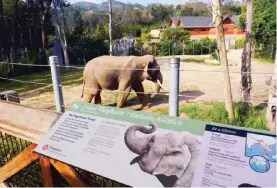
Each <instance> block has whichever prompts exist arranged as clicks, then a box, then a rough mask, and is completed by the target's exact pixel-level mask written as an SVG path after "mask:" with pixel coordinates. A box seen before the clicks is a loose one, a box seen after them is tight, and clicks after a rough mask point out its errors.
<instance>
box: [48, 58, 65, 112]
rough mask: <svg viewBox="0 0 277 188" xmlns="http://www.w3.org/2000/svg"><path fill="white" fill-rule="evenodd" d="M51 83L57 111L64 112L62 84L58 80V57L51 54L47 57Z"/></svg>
mask: <svg viewBox="0 0 277 188" xmlns="http://www.w3.org/2000/svg"><path fill="white" fill-rule="evenodd" d="M49 61H50V68H51V75H52V83H53V89H54V95H55V102H56V109H57V111H58V112H64V103H63V93H62V85H61V81H60V69H59V66H58V57H57V56H51V57H49Z"/></svg>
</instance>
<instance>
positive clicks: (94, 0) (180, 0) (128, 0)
mask: <svg viewBox="0 0 277 188" xmlns="http://www.w3.org/2000/svg"><path fill="white" fill-rule="evenodd" d="M68 1H69V2H70V3H76V2H80V1H88V2H92V3H102V2H104V1H107V0H68ZM118 1H121V2H123V3H132V4H134V3H140V4H142V5H148V4H150V3H162V4H167V3H170V4H179V3H184V2H186V1H188V0H118Z"/></svg>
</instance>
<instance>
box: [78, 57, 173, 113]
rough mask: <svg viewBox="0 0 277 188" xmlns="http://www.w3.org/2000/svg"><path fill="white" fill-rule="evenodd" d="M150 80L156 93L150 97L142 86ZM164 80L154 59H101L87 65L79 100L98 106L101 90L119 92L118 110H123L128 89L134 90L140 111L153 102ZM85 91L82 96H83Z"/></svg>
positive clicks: (98, 58)
mask: <svg viewBox="0 0 277 188" xmlns="http://www.w3.org/2000/svg"><path fill="white" fill-rule="evenodd" d="M144 80H150V81H152V82H153V83H155V85H156V89H155V93H153V94H152V95H151V96H150V95H148V94H145V93H144V88H143V85H142V82H143V81H144ZM162 83H163V76H162V73H161V71H160V66H159V65H158V63H157V61H156V59H155V57H154V56H153V55H144V56H107V55H105V56H100V57H97V58H94V59H92V60H91V61H89V62H88V63H87V64H86V66H85V68H84V72H83V93H82V96H81V98H83V97H84V101H85V102H87V103H91V101H92V99H93V98H94V104H101V96H100V93H101V91H102V90H119V92H120V94H119V97H118V101H117V107H118V108H122V107H123V105H124V104H125V102H126V100H127V98H128V96H129V94H130V92H131V89H133V90H134V91H135V92H136V94H137V96H138V98H139V100H140V103H141V109H143V108H144V107H146V106H147V103H148V100H149V99H150V98H153V97H154V96H155V95H156V94H157V93H158V92H160V90H161V88H163V89H165V90H167V89H166V88H165V87H164V86H163V85H162ZM84 90H85V94H84Z"/></svg>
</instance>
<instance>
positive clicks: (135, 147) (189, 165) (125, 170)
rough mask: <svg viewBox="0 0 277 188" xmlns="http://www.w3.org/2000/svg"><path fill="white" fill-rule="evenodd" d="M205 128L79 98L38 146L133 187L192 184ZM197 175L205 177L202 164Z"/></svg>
mask: <svg viewBox="0 0 277 188" xmlns="http://www.w3.org/2000/svg"><path fill="white" fill-rule="evenodd" d="M215 125H216V124H215ZM217 126H219V125H217ZM205 127H206V123H205V122H201V121H194V120H185V119H182V118H176V117H171V116H164V115H154V114H148V113H144V112H137V111H130V110H126V109H118V108H113V107H106V106H100V105H93V104H87V103H82V102H76V103H73V104H72V105H71V106H70V108H69V110H68V111H66V112H65V113H64V114H63V115H62V116H61V117H60V119H59V120H58V121H57V122H56V123H55V124H54V126H53V127H52V129H51V130H50V132H49V134H48V135H46V136H45V138H44V139H43V140H42V141H41V142H40V144H39V145H38V146H37V148H36V149H35V151H36V152H38V153H40V154H42V155H45V156H48V157H51V158H54V159H57V160H59V161H62V162H65V163H67V164H70V165H73V166H76V167H79V168H81V169H84V170H87V171H90V172H93V173H95V174H98V175H101V176H104V177H107V178H109V179H112V180H115V181H118V182H121V183H123V184H126V185H129V186H132V187H145V186H150V187H172V186H173V187H176V186H182V187H189V186H191V185H192V180H193V174H194V171H195V166H196V165H197V164H198V163H199V161H202V160H206V158H207V157H203V156H201V155H199V152H200V148H201V145H203V142H202V140H203V134H204V132H205ZM226 127H227V128H228V126H226ZM241 130H244V129H241ZM206 133H207V131H206V132H205V134H206ZM256 134H259V133H258V132H256ZM273 137H274V138H275V139H276V136H275V135H274V136H273ZM204 139H205V140H206V139H207V138H206V136H205V137H204ZM204 144H205V146H206V144H207V143H204ZM201 152H202V151H201ZM274 164H275V163H274ZM271 168H272V167H271ZM272 169H273V168H272ZM199 172H200V173H199ZM197 176H199V177H196V179H201V177H202V176H203V175H202V174H201V168H200V167H198V175H197ZM267 176H271V174H269V173H267ZM274 177H275V176H274ZM269 179H270V178H269ZM196 183H197V181H196ZM227 184H228V182H227ZM230 185H231V186H232V185H233V184H230ZM266 185H267V184H266ZM271 186H275V184H274V185H271Z"/></svg>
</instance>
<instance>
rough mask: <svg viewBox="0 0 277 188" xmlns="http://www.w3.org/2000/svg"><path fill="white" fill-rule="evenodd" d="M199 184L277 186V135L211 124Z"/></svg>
mask: <svg viewBox="0 0 277 188" xmlns="http://www.w3.org/2000/svg"><path fill="white" fill-rule="evenodd" d="M199 156H201V160H200V159H199V160H198V162H197V167H196V170H195V174H194V179H193V186H196V187H203V186H205V187H226V186H232V187H273V186H274V187H275V186H276V136H273V135H268V134H261V133H253V132H251V131H245V130H238V129H233V128H226V127H218V126H214V125H207V126H206V131H205V134H204V138H203V142H202V146H201V151H200V154H199Z"/></svg>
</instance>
